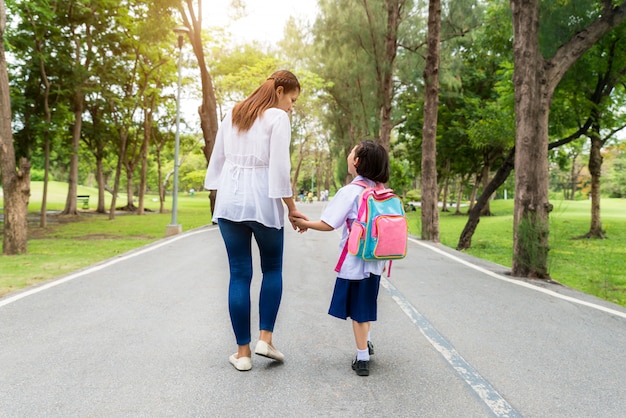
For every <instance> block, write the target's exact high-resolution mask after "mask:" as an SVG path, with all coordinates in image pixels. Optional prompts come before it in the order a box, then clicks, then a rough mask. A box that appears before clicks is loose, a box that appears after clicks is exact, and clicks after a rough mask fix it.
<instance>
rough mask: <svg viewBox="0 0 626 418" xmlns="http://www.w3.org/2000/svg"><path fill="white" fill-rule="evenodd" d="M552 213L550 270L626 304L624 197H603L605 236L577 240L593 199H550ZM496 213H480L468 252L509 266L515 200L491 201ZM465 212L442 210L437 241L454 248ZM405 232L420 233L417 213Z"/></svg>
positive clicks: (567, 282) (554, 275) (565, 280)
mask: <svg viewBox="0 0 626 418" xmlns="http://www.w3.org/2000/svg"><path fill="white" fill-rule="evenodd" d="M552 204H553V205H554V211H553V212H552V213H551V214H550V253H549V272H550V275H551V277H552V278H553V279H554V280H556V281H558V282H560V283H562V284H564V285H566V286H569V287H572V288H575V289H578V290H580V291H583V292H585V293H589V294H592V295H595V296H598V297H600V298H602V299H606V300H609V301H611V302H614V303H617V304H620V305H622V306H626V271H625V270H624V268H623V264H624V260H626V200H624V199H603V200H602V202H601V205H600V207H601V219H602V227H603V229H604V230H605V231H606V235H607V237H608V238H607V239H604V240H596V239H576V237H579V236H581V235H584V234H586V233H587V232H588V231H589V226H590V216H591V202H590V201H589V200H585V201H562V200H559V201H552ZM490 205H491V211H492V213H494V215H495V216H490V217H483V218H481V220H480V223H479V224H478V227H477V228H476V231H475V233H474V236H473V237H472V246H471V248H470V249H468V250H467V251H466V252H467V253H468V254H471V255H473V256H476V257H479V258H482V259H485V260H489V261H492V262H495V263H498V264H502V265H503V266H507V267H511V260H512V257H513V249H512V248H513V200H495V201H492V202H491V203H490ZM466 222H467V216H465V215H462V216H460V215H454V214H453V210H452V212H447V213H440V225H439V228H440V238H441V243H442V244H444V245H446V246H448V247H452V248H456V245H457V243H458V240H459V236H460V235H461V231H462V230H463V228H464V227H465V223H466ZM409 230H410V232H411V233H412V234H413V235H415V236H419V235H420V233H421V232H420V231H421V219H420V212H419V211H416V212H411V213H409Z"/></svg>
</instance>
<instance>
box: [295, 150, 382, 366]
mask: <svg viewBox="0 0 626 418" xmlns="http://www.w3.org/2000/svg"><path fill="white" fill-rule="evenodd" d="M347 161H348V172H349V173H350V174H352V175H353V176H356V177H355V179H354V181H358V180H361V181H364V182H365V183H367V184H368V185H370V186H372V187H373V186H375V185H376V184H377V183H386V182H387V181H389V156H388V155H387V151H385V149H384V148H383V147H382V145H380V144H378V143H377V142H374V141H370V140H366V141H363V142H361V143H360V144H358V145H357V146H355V147H354V148H353V149H352V151H351V152H350V155H349V156H348V159H347ZM361 192H363V187H362V186H360V185H358V184H353V183H351V184H348V185H346V186H344V187H342V188H341V189H339V190H338V191H337V194H335V197H334V198H333V199H332V200H331V201H329V203H328V205H327V206H326V208H325V209H324V211H323V212H322V215H321V217H320V219H321V220H319V221H309V220H306V219H295V220H294V223H295V225H296V226H297V227H298V228H299V231H301V232H304V231H306V230H307V229H308V228H310V229H315V230H318V231H333V230H335V229H337V228H342V236H341V242H340V244H339V248H340V249H342V250H343V248H344V246H345V243H346V240H347V239H348V233H349V227H350V226H351V225H352V222H354V220H355V219H356V217H357V206H358V200H359V197H360V195H361ZM384 268H385V261H384V260H383V261H365V260H363V259H362V258H360V257H357V256H355V255H352V254H350V253H348V254H347V256H346V258H345V260H344V262H343V264H342V265H341V269H340V270H339V271H338V273H337V279H336V281H335V290H334V292H333V296H332V299H331V302H330V308H329V310H328V313H329V314H330V315H332V316H335V317H337V318H340V319H344V320H345V319H347V318H348V317H350V318H351V319H352V328H353V332H354V339H355V341H356V356H355V358H354V360H353V361H352V370H354V371H355V372H356V374H358V375H359V376H368V375H369V361H370V356H371V355H372V354H374V345H373V344H372V341H371V334H370V326H371V322H372V321H376V319H377V310H378V306H377V303H378V289H379V286H380V275H381V274H382V272H383V270H384Z"/></svg>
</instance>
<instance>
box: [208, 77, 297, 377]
mask: <svg viewBox="0 0 626 418" xmlns="http://www.w3.org/2000/svg"><path fill="white" fill-rule="evenodd" d="M299 94H300V83H299V82H298V79H297V78H296V77H295V76H294V75H293V74H292V73H290V72H289V71H277V72H275V73H274V74H272V75H271V76H270V77H269V78H268V79H267V80H266V81H265V82H264V83H263V84H261V86H260V87H258V88H257V89H256V90H255V91H254V92H253V93H252V94H251V95H250V96H248V97H247V98H246V99H245V100H243V101H242V102H240V103H237V104H236V105H235V107H234V109H233V110H232V111H231V112H228V113H227V114H226V117H225V118H224V120H223V121H222V123H221V125H220V127H219V130H218V132H217V137H216V139H215V147H214V149H213V154H212V156H211V162H210V163H209V167H208V169H207V173H206V178H205V182H204V186H205V188H206V189H208V190H218V193H217V198H216V201H215V211H214V213H213V221H214V222H217V224H218V226H219V229H220V232H221V234H222V238H223V239H224V244H225V245H226V252H227V253H228V263H229V265H230V285H229V288H228V309H229V312H230V319H231V323H232V327H233V331H234V333H235V339H236V342H237V346H238V348H237V352H236V353H235V354H233V355H231V356H230V358H229V361H230V363H231V364H232V365H233V366H234V367H235V368H236V369H237V370H241V371H246V370H250V369H251V368H252V355H251V349H250V343H251V333H250V305H251V303H250V285H251V282H252V250H251V244H252V237H253V236H254V239H255V240H256V242H257V244H258V246H259V250H260V257H261V270H262V272H263V279H262V283H261V291H260V295H259V322H260V324H259V330H260V335H259V340H258V342H257V344H256V346H255V350H254V352H255V353H256V354H258V355H261V356H265V357H268V358H271V359H274V360H276V361H283V359H284V355H283V354H282V353H281V352H280V351H278V349H277V348H276V347H275V346H274V344H273V342H272V336H273V332H274V325H275V322H276V317H277V315H278V309H279V307H280V301H281V297H282V289H283V277H282V267H283V244H284V208H283V202H284V203H285V205H286V206H287V210H288V212H289V213H288V216H289V219H290V220H291V219H293V218H295V217H299V218H305V219H306V217H305V216H304V215H303V214H301V213H300V212H298V210H297V209H296V204H295V202H294V199H293V197H292V190H291V182H290V178H289V176H290V171H291V163H290V156H289V145H290V141H291V122H290V120H289V114H290V112H291V110H292V106H293V103H294V102H295V101H296V99H297V98H298V95H299ZM281 200H282V201H281ZM292 222H293V221H292ZM292 226H293V228H294V229H296V227H295V225H293V223H292Z"/></svg>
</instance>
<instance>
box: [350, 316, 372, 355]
mask: <svg viewBox="0 0 626 418" xmlns="http://www.w3.org/2000/svg"><path fill="white" fill-rule="evenodd" d="M352 329H353V330H354V339H355V341H356V348H357V349H358V350H367V333H368V332H369V329H370V323H369V322H356V321H354V320H353V321H352Z"/></svg>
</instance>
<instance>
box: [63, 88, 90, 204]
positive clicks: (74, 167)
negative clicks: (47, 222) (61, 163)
mask: <svg viewBox="0 0 626 418" xmlns="http://www.w3.org/2000/svg"><path fill="white" fill-rule="evenodd" d="M84 97H85V96H84V95H83V93H82V91H81V90H80V89H79V90H77V91H76V93H75V95H74V128H73V130H72V154H71V156H70V171H69V174H68V178H67V198H66V200H65V209H63V212H62V213H63V215H78V208H77V206H76V192H77V190H78V148H79V146H80V132H81V130H82V126H83V101H84Z"/></svg>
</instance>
